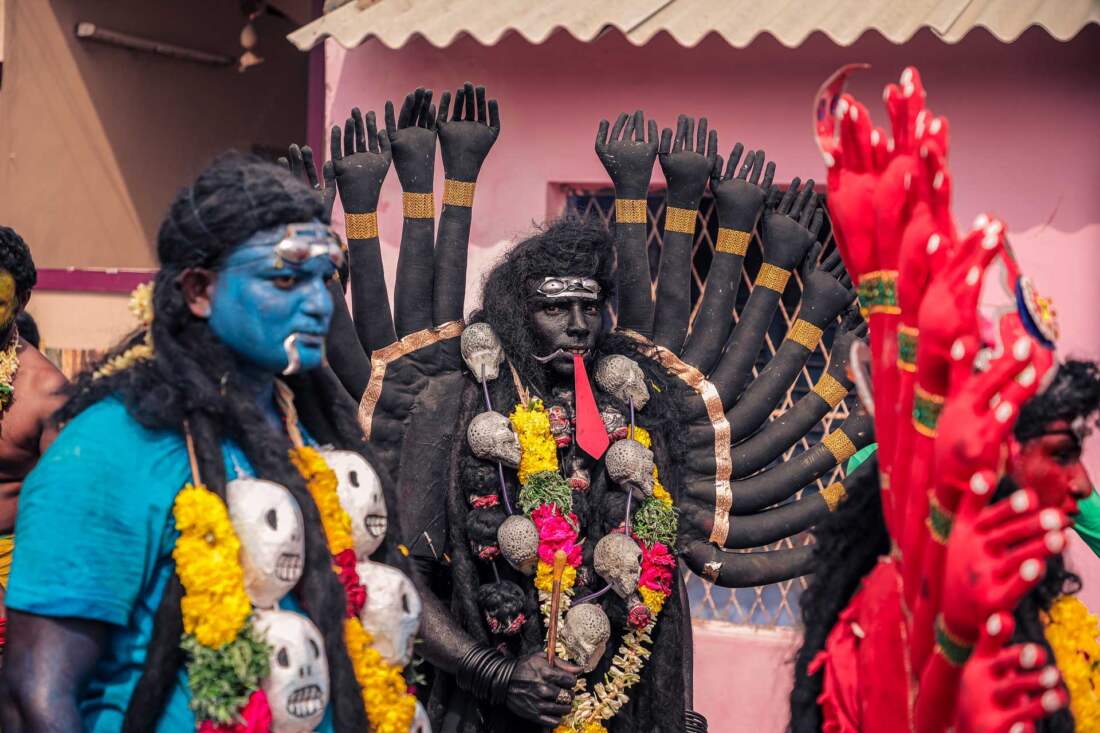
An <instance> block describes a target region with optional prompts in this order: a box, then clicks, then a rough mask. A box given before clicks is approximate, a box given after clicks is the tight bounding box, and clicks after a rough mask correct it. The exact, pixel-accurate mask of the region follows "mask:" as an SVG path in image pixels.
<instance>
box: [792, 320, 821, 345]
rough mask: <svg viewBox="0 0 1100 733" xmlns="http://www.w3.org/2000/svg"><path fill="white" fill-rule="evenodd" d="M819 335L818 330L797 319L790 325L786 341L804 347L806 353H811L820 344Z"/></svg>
mask: <svg viewBox="0 0 1100 733" xmlns="http://www.w3.org/2000/svg"><path fill="white" fill-rule="evenodd" d="M821 334H822V331H821V329H820V328H818V327H817V326H815V325H814V324H812V323H810V322H809V321H804V320H802V319H801V318H798V319H796V320H795V322H794V323H792V324H791V330H790V331H788V332H787V340H788V341H794V342H795V343H796V344H798V345H799V346H803V347H805V349H806V350H807V351H813V350H814V349H816V348H817V345H818V343H820V342H821Z"/></svg>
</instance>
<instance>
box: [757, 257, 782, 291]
mask: <svg viewBox="0 0 1100 733" xmlns="http://www.w3.org/2000/svg"><path fill="white" fill-rule="evenodd" d="M790 279H791V273H790V270H784V269H783V268H782V267H776V266H775V265H773V264H771V263H769V262H762V263H760V272H758V273H756V282H755V283H754V284H755V285H763V286H764V287H766V288H768V289H769V290H774V291H775V292H777V293H782V292H783V291H784V290H786V289H787V281H788V280H790Z"/></svg>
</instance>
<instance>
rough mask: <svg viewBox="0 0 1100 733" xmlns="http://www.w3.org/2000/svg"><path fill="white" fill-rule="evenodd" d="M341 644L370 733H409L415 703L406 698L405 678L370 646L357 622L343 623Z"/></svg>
mask: <svg viewBox="0 0 1100 733" xmlns="http://www.w3.org/2000/svg"><path fill="white" fill-rule="evenodd" d="M344 640H345V644H346V645H347V648H348V656H349V657H350V658H351V664H352V668H353V669H354V670H355V678H356V680H358V682H359V686H360V687H362V688H363V706H364V707H365V708H366V710H367V718H369V720H370V729H371V731H372V733H408V730H409V726H411V725H412V720H413V717H414V716H415V715H416V699H415V698H414V697H413V696H412V695H410V694H408V686H407V685H406V683H405V675H404V674H402V670H401V668H400V667H397V666H393V665H391V664H390V663H389V662H387V661H386V660H385V659H383V658H382V655H381V654H379V653H378V651H377V650H375V649H374V647H373V646H372V644H373V641H374V640H373V638H372V637H371V635H370V632H368V631H367V630H366V629H364V628H363V624H362V623H360V622H359V619H357V618H349V619H345V621H344Z"/></svg>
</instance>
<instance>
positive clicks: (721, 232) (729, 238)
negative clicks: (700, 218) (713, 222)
mask: <svg viewBox="0 0 1100 733" xmlns="http://www.w3.org/2000/svg"><path fill="white" fill-rule="evenodd" d="M751 241H752V232H743V231H741V230H740V229H726V228H725V227H718V241H717V242H716V243H715V245H714V251H715V252H722V253H723V254H728V255H740V256H742V257H744V256H745V252H747V251H748V249H749V242H751Z"/></svg>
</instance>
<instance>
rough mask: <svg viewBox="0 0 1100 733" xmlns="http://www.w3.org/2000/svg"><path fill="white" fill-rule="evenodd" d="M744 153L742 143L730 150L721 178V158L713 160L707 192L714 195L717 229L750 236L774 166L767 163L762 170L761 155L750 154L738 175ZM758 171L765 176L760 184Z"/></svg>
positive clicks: (766, 194)
mask: <svg viewBox="0 0 1100 733" xmlns="http://www.w3.org/2000/svg"><path fill="white" fill-rule="evenodd" d="M743 150H744V146H743V145H741V143H737V144H736V145H734V146H733V150H731V151H730V158H729V162H728V163H727V165H726V172H725V174H724V175H723V173H722V156H721V155H719V156H716V157H715V161H714V168H713V169H712V170H711V173H710V192H711V193H712V194H713V195H714V202H715V206H716V207H717V208H718V223H719V225H720V226H723V227H725V228H727V229H737V230H738V231H742V232H751V231H752V229H753V227H754V226H755V225H756V217H757V216H759V215H760V210H761V209H763V208H764V200H765V199H766V198H767V196H768V191H769V190H770V189H771V185H772V177H773V176H774V175H775V163H772V162H769V163H768V167H767V168H764V151H763V150H757V151H755V152H754V151H752V150H750V151H749V152H748V155H746V156H745V162H744V163H743V164H741V170H740V171H738V170H737V166H738V164H739V162H740V159H741V152H742V151H743ZM761 171H763V172H764V180H763V181H761V180H760V172H761ZM735 174H736V175H735Z"/></svg>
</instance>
